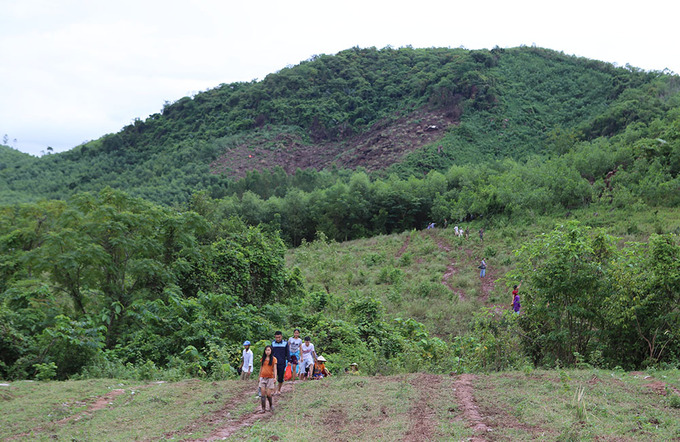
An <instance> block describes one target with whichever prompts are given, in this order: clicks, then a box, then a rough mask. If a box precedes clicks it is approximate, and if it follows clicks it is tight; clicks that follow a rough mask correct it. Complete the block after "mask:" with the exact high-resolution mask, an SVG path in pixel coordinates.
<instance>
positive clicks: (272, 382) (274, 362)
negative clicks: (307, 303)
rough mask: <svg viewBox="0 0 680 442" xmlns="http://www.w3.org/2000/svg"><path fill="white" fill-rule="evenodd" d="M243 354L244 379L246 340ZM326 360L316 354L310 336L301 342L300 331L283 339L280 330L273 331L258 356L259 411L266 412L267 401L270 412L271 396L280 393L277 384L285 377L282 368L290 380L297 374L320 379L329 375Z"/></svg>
mask: <svg viewBox="0 0 680 442" xmlns="http://www.w3.org/2000/svg"><path fill="white" fill-rule="evenodd" d="M243 347H244V348H243V356H242V365H241V379H242V380H248V379H250V375H251V373H252V372H253V363H254V361H253V352H252V350H250V341H245V342H244V343H243ZM325 362H326V359H325V358H324V357H323V356H319V355H317V354H316V349H315V348H314V344H312V343H311V342H310V337H309V336H306V337H305V339H304V341H303V340H302V339H301V338H300V330H299V329H297V328H296V329H295V331H293V336H291V337H290V338H288V340H284V339H283V334H282V333H281V332H280V331H277V332H275V333H274V340H273V341H272V343H271V345H267V346H266V347H265V348H264V351H263V352H262V357H261V359H260V375H259V380H258V387H259V391H260V401H261V405H262V413H264V412H265V411H266V404H267V402H269V411H274V408H273V405H272V396H274V395H278V394H281V386H282V385H283V382H284V380H288V379H286V371H287V370H288V369H290V380H292V381H295V380H296V379H297V376H298V375H299V376H300V379H302V380H308V379H320V378H323V377H326V376H330V372H329V371H328V370H327V369H326V365H325Z"/></svg>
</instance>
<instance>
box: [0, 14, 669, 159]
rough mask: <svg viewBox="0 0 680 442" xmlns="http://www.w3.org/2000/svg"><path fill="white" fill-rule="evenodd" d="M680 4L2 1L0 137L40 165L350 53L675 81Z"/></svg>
mask: <svg viewBox="0 0 680 442" xmlns="http://www.w3.org/2000/svg"><path fill="white" fill-rule="evenodd" d="M678 5H680V2H677V1H668V0H666V1H661V0H648V1H644V2H638V1H636V2H630V1H628V0H618V1H599V0H589V1H581V0H574V1H571V2H552V1H548V0H541V1H522V0H515V1H495V0H491V1H481V0H479V1H470V0H466V1H457V0H445V1H439V0H434V1H425V2H419V1H398V0H393V1H371V0H363V1H355V0H343V1H336V2H324V1H319V0H316V1H307V0H305V1H295V0H288V1H280V0H279V1H268V0H262V1H259V2H254V1H251V2H245V1H232V0H202V1H198V0H197V1H189V0H184V1H174V0H163V1H156V0H148V1H147V0H130V1H128V0H116V1H107V2H100V1H81V0H0V137H3V135H4V134H7V136H8V138H9V142H8V144H9V145H10V146H13V147H15V148H16V149H19V150H21V151H23V152H28V153H31V154H34V155H39V154H40V152H41V151H45V150H46V149H47V147H48V146H50V147H52V148H53V149H54V151H55V152H59V151H63V150H67V149H70V148H72V147H74V146H76V145H78V144H81V143H82V142H84V141H87V140H91V139H96V138H99V137H101V136H102V135H104V134H107V133H112V132H117V131H119V130H120V129H121V128H122V127H123V126H125V125H127V124H129V123H130V122H132V121H133V120H134V119H135V118H141V119H145V118H146V117H147V116H149V115H150V114H153V113H156V112H159V111H160V110H161V109H162V107H163V103H164V102H165V101H166V100H167V101H176V100H178V99H180V98H181V97H183V96H186V95H192V94H194V93H196V92H199V91H203V90H206V89H210V88H213V87H215V86H217V85H219V84H220V83H230V82H234V81H250V80H253V79H262V78H264V77H265V76H266V75H267V74H269V73H272V72H276V71H278V70H280V69H281V68H283V67H285V66H288V65H295V64H298V63H299V62H300V61H303V60H306V59H308V58H310V57H311V56H312V55H315V54H335V53H337V52H339V51H341V50H343V49H347V48H350V47H353V46H359V47H362V48H363V47H371V46H375V47H377V48H383V47H385V46H388V45H391V46H392V47H394V48H398V47H401V46H406V45H411V46H413V47H416V48H421V47H452V48H456V47H460V46H463V47H465V48H468V49H480V48H488V49H490V48H493V47H494V46H500V47H505V48H507V47H515V46H520V45H527V46H529V45H534V44H535V45H536V46H539V47H544V48H549V49H554V50H558V51H563V52H565V53H566V54H573V55H578V56H583V57H588V58H593V59H597V60H603V61H607V62H611V63H616V64H618V65H620V66H623V65H625V64H627V63H628V64H631V65H633V66H635V67H638V68H642V69H645V70H663V69H665V68H668V69H670V70H672V71H674V72H678V73H680V51H679V50H678V43H680V38H679V37H678V29H677V27H678V25H677V23H678V17H679V14H678V13H679V12H680V6H678ZM15 139H16V141H14V140H15ZM0 142H2V139H0Z"/></svg>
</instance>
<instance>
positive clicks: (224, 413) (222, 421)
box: [165, 382, 295, 442]
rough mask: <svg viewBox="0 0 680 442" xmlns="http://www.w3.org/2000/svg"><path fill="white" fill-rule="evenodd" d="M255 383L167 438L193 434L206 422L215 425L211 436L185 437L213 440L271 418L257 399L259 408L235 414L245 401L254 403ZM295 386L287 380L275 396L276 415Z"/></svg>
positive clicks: (204, 441)
mask: <svg viewBox="0 0 680 442" xmlns="http://www.w3.org/2000/svg"><path fill="white" fill-rule="evenodd" d="M254 385H255V384H254V383H248V385H247V386H245V387H244V388H243V389H242V390H241V391H239V392H238V393H237V394H236V395H235V396H233V397H232V398H231V399H229V401H227V402H226V403H225V404H224V405H223V406H222V408H220V409H219V410H217V411H216V412H215V413H213V414H211V415H208V416H203V417H201V418H199V419H198V420H196V421H194V422H192V423H191V424H189V425H188V426H186V427H185V428H183V429H182V430H179V431H176V432H173V433H168V434H166V435H165V438H166V439H169V438H170V437H173V436H182V435H185V434H191V433H193V432H194V431H196V430H197V429H198V428H200V427H203V426H205V425H206V424H208V425H210V426H214V427H215V428H214V429H213V431H212V432H211V433H210V435H209V436H207V437H204V438H200V439H185V440H191V441H195V442H198V441H200V442H211V441H215V440H221V439H226V438H228V437H229V436H231V435H233V434H234V433H236V432H237V431H239V430H240V429H242V428H245V427H250V426H251V425H253V424H254V423H255V422H257V421H259V420H263V419H269V418H270V417H271V416H272V413H270V412H268V411H267V412H266V413H260V402H259V400H258V401H257V408H256V409H255V411H253V412H247V413H245V414H241V415H235V414H234V411H235V410H236V409H237V408H238V407H239V406H241V405H242V404H244V403H247V402H252V403H254V401H255V399H254V396H255V395H256V394H257V389H256V388H253V386H254ZM294 388H295V386H294V384H292V383H291V382H285V383H284V384H283V387H282V388H281V393H282V394H281V395H280V396H274V400H273V402H274V415H275V414H276V409H277V407H278V402H279V401H280V400H285V399H286V396H288V395H290V394H292V392H293V390H294ZM267 407H269V405H267Z"/></svg>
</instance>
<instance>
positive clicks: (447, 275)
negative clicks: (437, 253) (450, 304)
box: [429, 233, 465, 301]
mask: <svg viewBox="0 0 680 442" xmlns="http://www.w3.org/2000/svg"><path fill="white" fill-rule="evenodd" d="M429 235H430V237H432V239H433V240H434V242H435V243H436V244H437V247H439V250H443V251H445V252H446V253H451V250H453V248H452V247H451V244H449V243H448V241H446V240H445V239H444V238H442V237H441V236H439V235H437V234H436V233H429ZM456 272H457V267H456V261H455V260H451V261H450V262H449V265H447V266H446V272H444V275H443V276H442V284H444V286H446V287H447V288H448V289H449V290H451V291H452V292H453V293H455V294H456V295H458V299H459V300H461V301H465V292H464V291H463V290H461V289H457V288H455V287H454V286H453V285H452V284H451V281H450V280H451V277H452V276H453V275H455V274H456Z"/></svg>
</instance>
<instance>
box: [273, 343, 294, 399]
mask: <svg viewBox="0 0 680 442" xmlns="http://www.w3.org/2000/svg"><path fill="white" fill-rule="evenodd" d="M272 354H273V355H274V357H275V358H276V360H277V361H278V362H277V363H278V367H277V369H278V371H277V373H278V375H277V380H278V381H279V385H277V386H276V392H275V393H274V394H275V395H277V396H278V395H279V394H281V386H282V385H283V375H284V373H285V371H286V364H287V363H288V361H289V360H290V355H289V353H288V341H284V340H283V334H282V333H281V332H280V331H276V332H275V333H274V340H273V341H272Z"/></svg>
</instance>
